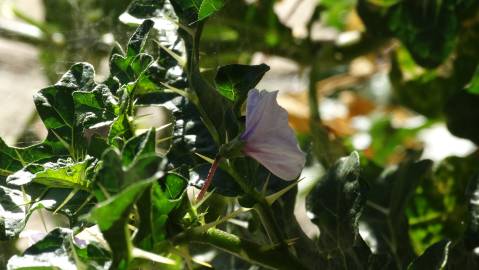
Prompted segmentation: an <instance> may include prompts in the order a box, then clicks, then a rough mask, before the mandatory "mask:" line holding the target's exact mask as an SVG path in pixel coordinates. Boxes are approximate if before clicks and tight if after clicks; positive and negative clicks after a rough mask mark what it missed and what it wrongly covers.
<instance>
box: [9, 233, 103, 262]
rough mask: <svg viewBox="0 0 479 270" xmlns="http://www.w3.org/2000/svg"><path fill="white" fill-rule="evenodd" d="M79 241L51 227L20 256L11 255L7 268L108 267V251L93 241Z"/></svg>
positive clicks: (70, 234)
mask: <svg viewBox="0 0 479 270" xmlns="http://www.w3.org/2000/svg"><path fill="white" fill-rule="evenodd" d="M80 242H83V240H78V239H75V238H74V236H73V234H72V231H71V230H68V229H64V228H57V229H54V230H53V231H51V232H49V233H48V234H47V235H46V236H45V237H44V238H43V239H42V240H40V241H38V242H36V243H35V244H34V245H32V246H31V247H29V248H27V249H26V250H25V252H24V253H23V254H22V255H15V256H13V257H12V258H10V260H8V264H7V269H8V270H17V269H52V270H53V269H95V270H106V269H108V266H109V264H110V258H109V256H110V255H109V253H108V251H106V250H105V249H103V248H101V247H100V246H99V245H98V244H97V243H95V242H90V243H83V244H79V243H80Z"/></svg>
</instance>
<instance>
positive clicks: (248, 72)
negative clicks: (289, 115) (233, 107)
mask: <svg viewBox="0 0 479 270" xmlns="http://www.w3.org/2000/svg"><path fill="white" fill-rule="evenodd" d="M268 70H269V66H267V65H265V64H261V65H239V64H233V65H227V66H222V67H220V68H219V70H218V73H217V74H216V78H215V82H216V87H217V89H218V91H219V92H220V94H222V95H223V96H224V97H226V98H227V99H229V100H231V101H233V102H235V103H236V102H237V103H239V104H240V105H241V104H242V103H243V102H244V100H245V99H246V96H247V95H248V91H249V90H251V89H253V88H254V87H255V86H256V84H258V83H259V81H260V80H261V79H262V78H263V76H264V74H265V73H266V72H267V71H268Z"/></svg>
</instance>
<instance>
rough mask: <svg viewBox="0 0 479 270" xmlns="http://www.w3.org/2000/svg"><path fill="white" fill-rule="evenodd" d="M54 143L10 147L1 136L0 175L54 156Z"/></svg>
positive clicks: (6, 174)
mask: <svg viewBox="0 0 479 270" xmlns="http://www.w3.org/2000/svg"><path fill="white" fill-rule="evenodd" d="M52 148H53V147H52V145H49V144H47V143H43V144H36V145H33V146H30V147H26V148H18V147H10V146H8V145H7V144H6V143H5V142H4V141H3V140H2V139H1V138H0V175H3V176H8V175H10V174H12V173H14V172H16V171H18V170H21V169H22V168H23V167H24V166H26V165H28V164H30V163H33V162H38V161H41V160H47V159H50V158H52V157H53V156H54V153H55V152H57V151H54V150H53V149H52Z"/></svg>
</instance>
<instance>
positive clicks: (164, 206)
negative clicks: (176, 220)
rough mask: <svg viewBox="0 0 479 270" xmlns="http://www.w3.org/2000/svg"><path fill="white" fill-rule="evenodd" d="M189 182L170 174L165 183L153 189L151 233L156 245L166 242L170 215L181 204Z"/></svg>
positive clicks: (154, 185) (155, 185)
mask: <svg viewBox="0 0 479 270" xmlns="http://www.w3.org/2000/svg"><path fill="white" fill-rule="evenodd" d="M186 186H187V182H186V181H185V180H184V179H183V178H182V177H180V176H179V175H176V174H168V176H166V178H165V179H164V183H161V184H158V183H155V184H153V186H152V187H151V206H152V207H151V232H152V234H153V241H154V243H158V242H159V241H162V240H165V238H166V223H167V222H168V215H169V213H170V212H171V211H172V210H173V209H175V208H176V207H178V205H179V204H180V196H181V195H182V194H183V192H184V191H185V189H186Z"/></svg>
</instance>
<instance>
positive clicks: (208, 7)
mask: <svg viewBox="0 0 479 270" xmlns="http://www.w3.org/2000/svg"><path fill="white" fill-rule="evenodd" d="M224 4H225V0H203V1H201V5H200V8H199V10H198V20H203V19H205V18H207V17H209V16H211V15H213V14H214V13H215V12H217V11H218V10H220V9H221V8H222V7H223V6H224Z"/></svg>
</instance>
